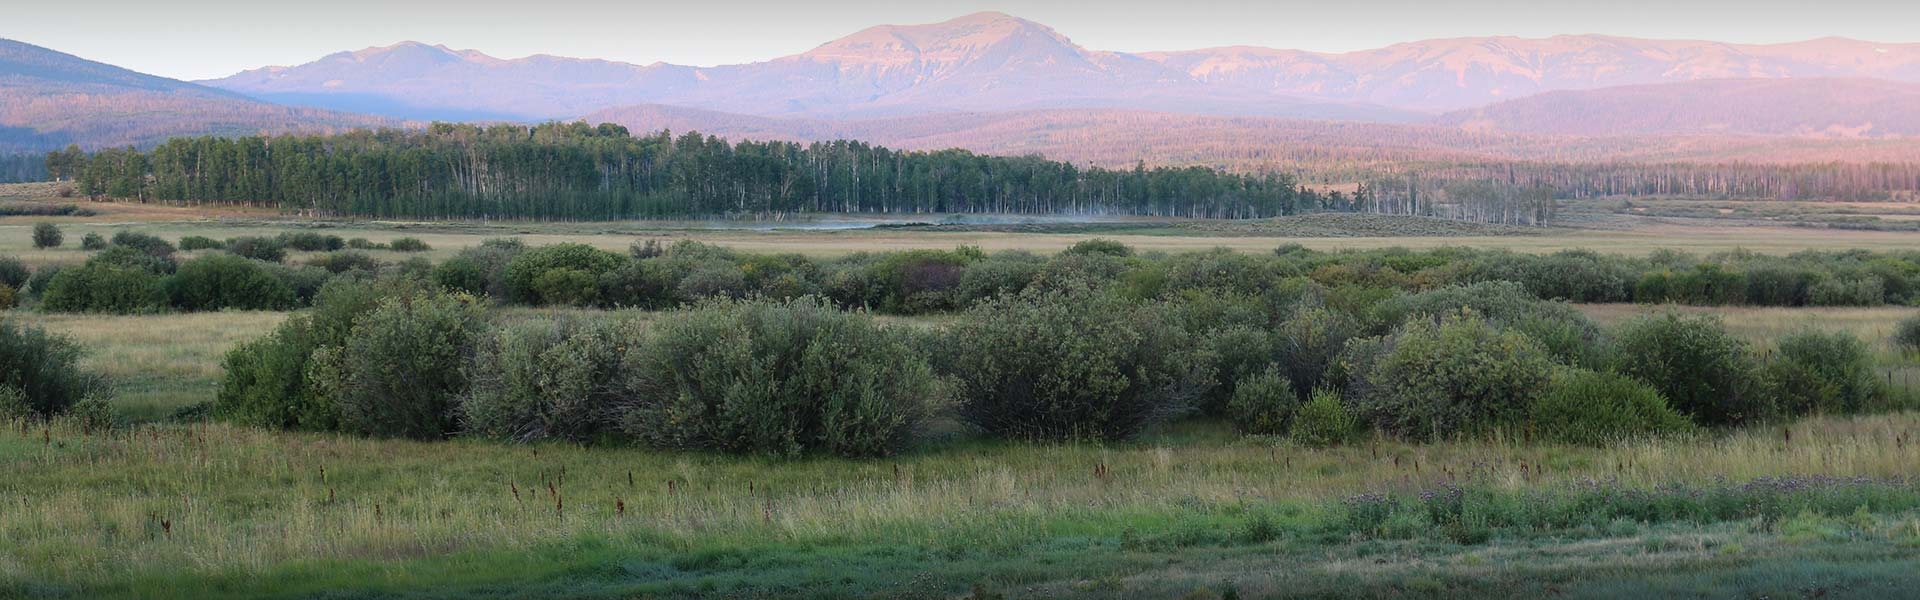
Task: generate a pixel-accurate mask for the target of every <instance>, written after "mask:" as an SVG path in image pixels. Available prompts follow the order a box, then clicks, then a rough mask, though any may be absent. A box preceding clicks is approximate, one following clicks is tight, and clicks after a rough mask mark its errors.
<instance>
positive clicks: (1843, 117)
mask: <svg viewBox="0 0 1920 600" xmlns="http://www.w3.org/2000/svg"><path fill="white" fill-rule="evenodd" d="M1437 122H1438V123H1441V124H1446V125H1454V126H1460V127H1466V128H1468V129H1474V130H1483V131H1508V132H1528V133H1549V134H1562V135H1586V136H1598V135H1622V134H1639V135H1673V134H1743V135H1782V136H1801V137H1831V138H1887V137H1915V136H1920V84H1913V83H1900V82H1892V81H1882V80H1874V79H1733V80H1706V81H1691V82H1684V83H1666V84H1656V85H1638V86H1622V87H1614V88H1606V89H1599V90H1584V91H1562V92H1551V93H1546V94H1541V95H1538V96H1533V97H1530V98H1524V99H1520V100H1513V101H1508V102H1502V103H1499V104H1495V105H1492V106H1488V107H1484V108H1479V109H1473V110H1468V111H1461V112H1455V113H1449V114H1447V115H1444V116H1442V117H1440V118H1439V119H1438V120H1437Z"/></svg>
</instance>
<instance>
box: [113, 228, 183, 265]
mask: <svg viewBox="0 0 1920 600" xmlns="http://www.w3.org/2000/svg"><path fill="white" fill-rule="evenodd" d="M112 241H113V245H115V246H126V247H129V248H133V249H136V250H139V251H141V252H145V253H147V254H148V255H149V256H156V257H164V258H169V259H170V258H172V257H173V253H174V252H175V249H174V247H173V244H172V243H171V242H168V241H166V240H163V239H160V236H157V235H153V234H149V233H141V232H138V231H126V230H122V231H117V232H114V234H113V240H112Z"/></svg>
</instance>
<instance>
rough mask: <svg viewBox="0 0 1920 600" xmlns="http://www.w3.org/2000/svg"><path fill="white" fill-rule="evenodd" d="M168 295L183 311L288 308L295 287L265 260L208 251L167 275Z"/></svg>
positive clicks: (292, 300) (291, 304) (291, 303)
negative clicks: (171, 274) (275, 273)
mask: <svg viewBox="0 0 1920 600" xmlns="http://www.w3.org/2000/svg"><path fill="white" fill-rule="evenodd" d="M166 288H167V295H168V297H170V298H171V299H172V301H173V306H174V307H176V308H179V309H181V310H187V311H201V310H220V309H227V308H231V309H239V310H286V309H288V308H291V307H292V306H293V304H294V293H293V288H292V287H290V286H288V285H287V284H286V282H284V281H281V280H280V279H279V278H277V277H275V276H274V274H273V272H272V271H271V270H269V269H268V268H267V267H266V265H265V264H264V263H259V262H256V261H252V260H247V259H245V258H241V257H239V256H235V255H232V254H208V255H206V256H202V257H199V258H196V259H193V260H189V261H187V262H186V263H184V264H181V265H180V270H179V271H178V272H175V273H174V274H173V276H172V277H168V278H167V282H166Z"/></svg>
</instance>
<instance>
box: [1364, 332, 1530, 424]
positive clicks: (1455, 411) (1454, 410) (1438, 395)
mask: <svg viewBox="0 0 1920 600" xmlns="http://www.w3.org/2000/svg"><path fill="white" fill-rule="evenodd" d="M1363 360H1364V362H1365V363H1366V364H1364V365H1363V366H1361V367H1359V368H1357V369H1356V371H1355V373H1354V375H1356V376H1357V378H1356V380H1355V381H1354V382H1353V383H1352V385H1353V390H1354V391H1355V392H1356V393H1357V398H1356V399H1357V406H1358V407H1359V409H1360V412H1361V413H1362V414H1364V415H1365V416H1366V418H1367V420H1368V421H1370V422H1372V423H1373V424H1374V425H1376V426H1378V427H1379V428H1380V429H1382V430H1384V431H1387V432H1389V433H1393V434H1396V435H1400V436H1403V437H1406V438H1409V439H1415V440H1435V439H1445V438H1450V437H1454V436H1458V435H1463V434H1484V433H1489V432H1493V431H1499V430H1502V429H1506V428H1510V427H1513V426H1516V425H1518V424H1520V422H1521V421H1522V420H1523V419H1524V418H1525V417H1526V412H1527V407H1528V405H1530V404H1532V403H1533V399H1534V397H1535V396H1537V395H1538V394H1539V393H1540V392H1541V391H1542V390H1543V389H1545V387H1546V384H1547V382H1548V380H1549V378H1551V376H1552V373H1553V360H1552V358H1551V355H1549V354H1548V353H1547V352H1546V349H1545V348H1543V347H1541V346H1540V344H1539V343H1538V342H1535V341H1533V339H1532V338H1529V337H1527V336H1525V335H1523V334H1520V333H1518V332H1514V331H1508V330H1501V329H1499V328H1497V327H1494V326H1493V325H1492V324H1490V323H1488V322H1487V321H1486V320H1484V319H1481V318H1480V317H1479V316H1477V315H1475V314H1473V313H1472V312H1471V311H1467V312H1465V313H1457V314H1454V315H1449V316H1447V317H1444V318H1443V319H1442V321H1441V322H1440V323H1438V324H1436V323H1434V322H1433V321H1429V320H1425V319H1415V320H1411V321H1408V322H1407V324H1406V325H1403V326H1402V327H1401V329H1400V330H1399V331H1397V332H1395V333H1394V334H1393V335H1391V336H1389V337H1387V338H1385V339H1383V340H1382V342H1381V346H1380V348H1378V349H1377V354H1374V355H1372V356H1368V357H1366V358H1365V359H1363Z"/></svg>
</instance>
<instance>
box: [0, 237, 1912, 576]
mask: <svg viewBox="0 0 1920 600" xmlns="http://www.w3.org/2000/svg"><path fill="white" fill-rule="evenodd" d="M308 233H311V232H292V233H288V234H287V235H277V234H276V235H259V236H252V237H250V238H246V237H236V238H233V239H229V240H227V241H225V242H219V243H218V245H217V247H216V246H215V245H214V244H211V243H209V242H208V241H204V240H200V241H194V242H193V243H191V244H189V243H188V241H187V240H186V239H182V240H180V243H179V244H177V245H176V244H173V243H171V242H168V241H167V240H165V239H161V238H159V237H156V236H151V235H142V234H139V233H137V232H123V233H122V234H120V235H116V236H113V239H111V240H102V242H101V245H102V246H104V248H103V249H101V250H98V251H94V252H93V253H92V254H91V255H90V256H89V258H88V259H87V261H86V262H85V263H83V264H78V265H72V266H67V267H63V268H59V269H57V270H55V271H56V272H55V273H54V274H52V275H45V273H46V272H47V271H48V270H53V269H49V268H47V267H42V268H40V269H34V268H31V267H28V266H26V265H25V264H19V265H18V268H16V269H13V271H12V275H9V276H10V277H13V278H14V279H18V280H19V281H20V284H21V285H19V286H17V288H18V289H24V290H25V292H24V295H25V297H26V300H27V304H26V306H27V308H26V309H16V310H13V311H9V312H7V313H5V318H4V320H3V321H4V324H0V361H6V366H7V367H8V369H9V371H8V372H10V373H17V374H19V375H18V376H16V377H15V378H14V379H8V380H5V381H4V382H0V408H6V407H12V408H8V409H7V410H8V412H7V413H6V417H5V418H6V419H7V420H6V422H5V423H3V424H4V425H5V426H6V427H5V431H4V432H3V433H0V474H3V475H5V477H0V498H8V499H9V500H8V505H9V506H10V507H12V506H17V507H18V509H17V510H14V509H12V508H9V509H8V510H7V511H6V512H0V534H4V537H5V538H6V539H9V540H15V541H17V544H16V548H15V549H13V550H10V551H6V552H0V596H4V595H21V596H37V595H79V596H92V595H121V596H146V597H152V596H184V597H198V596H205V595H246V594H254V595H292V596H299V595H310V594H313V593H319V592H322V591H331V592H335V593H344V594H347V595H413V594H417V593H424V592H426V591H428V590H433V591H434V592H435V593H441V594H454V595H463V596H524V595H548V594H563V595H573V596H586V597H596V596H605V597H624V596H636V595H648V594H653V595H664V596H688V595H693V596H748V597H753V596H792V595H813V596H820V597H835V596H846V595H879V596H914V597H951V596H955V595H960V594H969V593H970V594H973V595H975V596H977V597H985V596H992V595H996V594H1007V595H1025V596H1084V597H1102V596H1112V595H1116V594H1118V595H1129V594H1139V595H1162V596H1164V595H1173V596H1178V595H1193V596H1194V597H1223V596H1227V595H1246V594H1250V595H1256V596H1258V595H1276V594H1299V593H1309V594H1317V593H1324V594H1342V595H1351V594H1359V595H1374V596H1402V595H1412V596H1434V597H1441V596H1449V595H1458V594H1486V593H1521V594H1548V593H1554V590H1565V589H1578V590H1584V591H1589V593H1597V594H1599V595H1611V593H1609V592H1607V591H1608V590H1612V593H1619V594H1626V595H1633V594H1635V593H1649V592H1658V591H1660V590H1673V589H1687V588H1688V586H1697V585H1700V584H1699V583H1698V582H1699V581H1700V580H1699V579H1698V578H1701V577H1708V576H1710V574H1713V573H1726V572H1743V571H1742V570H1748V571H1753V572H1758V571H1768V570H1776V571H1777V572H1775V573H1774V574H1773V575H1771V576H1768V577H1758V578H1753V579H1751V580H1746V581H1743V582H1740V583H1729V582H1725V581H1721V582H1719V583H1714V584H1711V585H1709V589H1712V590H1715V591H1716V592H1729V593H1753V594H1762V595H1771V594H1780V593H1787V592H1792V593H1812V592H1807V591H1806V589H1808V588H1805V587H1804V586H1801V584H1802V583H1803V582H1804V581H1805V578H1806V577H1814V578H1818V579H1819V581H1821V582H1823V583H1820V584H1819V585H1820V586H1821V587H1820V589H1829V590H1831V591H1834V592H1838V593H1839V594H1840V595H1863V596H1871V595H1874V594H1876V593H1877V592H1884V591H1887V590H1891V589H1901V588H1900V587H1898V586H1901V585H1914V584H1920V581H1915V578H1914V577H1913V576H1912V575H1911V570H1905V571H1903V570H1902V566H1906V565H1910V564H1911V555H1910V553H1909V552H1910V549H1911V548H1912V547H1914V545H1915V544H1920V487H1916V485H1915V483H1914V482H1913V481H1912V480H1911V479H1909V477H1911V469H1910V465H1911V464H1913V461H1914V460H1915V459H1917V458H1920V454H1916V453H1917V452H1920V448H1916V447H1915V442H1916V440H1915V439H1914V435H1913V432H1914V431H1916V430H1920V427H1916V426H1920V423H1916V422H1915V416H1914V413H1913V412H1911V411H1912V409H1914V408H1915V407H1916V404H1920V395H1916V393H1915V389H1914V387H1913V386H1912V385H1911V383H1910V382H1909V381H1908V380H1907V378H1906V377H1905V374H1906V373H1908V372H1909V371H1910V370H1911V369H1912V367H1911V365H1912V364H1913V360H1914V357H1913V350H1912V348H1913V347H1914V345H1913V342H1911V341H1910V340H1909V338H1911V337H1915V334H1912V333H1910V331H1909V330H1920V326H1916V325H1912V323H1914V322H1920V321H1914V320H1912V319H1910V318H1909V319H1908V320H1907V321H1905V322H1902V321H1901V319H1902V318H1907V317H1911V316H1912V315H1911V309H1902V308H1896V307H1894V306H1891V305H1909V304H1911V303H1912V302H1913V301H1914V299H1915V294H1916V293H1920V287H1916V285H1920V269H1916V268H1915V265H1916V264H1917V262H1916V261H1920V257H1917V256H1915V255H1914V254H1912V253H1911V252H1832V253H1800V254H1794V255H1787V256H1766V255H1758V254H1751V253H1739V252H1735V253H1725V254H1718V255H1713V256H1705V257H1696V256H1691V255H1682V254H1677V253H1653V254H1652V255H1650V256H1645V257H1625V256H1616V255H1607V254H1597V253H1586V252H1562V253H1555V254H1547V255H1531V254H1519V253H1510V252H1499V251H1485V250H1470V249H1463V248H1448V249H1439V250H1422V251H1415V250H1369V251H1347V252H1322V251H1316V250H1310V249H1306V248H1303V247H1297V246H1283V247H1281V248H1279V249H1278V250H1277V251H1270V252H1267V253H1262V254H1250V253H1238V252H1228V251H1213V252H1191V253H1180V254H1164V253H1158V252H1143V251H1140V250H1139V249H1137V248H1134V247H1131V246H1129V245H1126V244H1123V243H1119V242H1116V241H1112V240H1087V241H1082V242H1079V243H1076V244H1074V245H1072V246H1070V247H1068V248H1066V249H1065V250H1064V251H1062V252H1061V253H1059V254H1056V255H1051V256H1044V255H1038V254H1032V253H1025V252H992V253H989V252H984V251H981V250H979V249H975V248H964V247H963V248H959V249H956V250H950V251H948V250H914V251H901V252H888V253H854V254H849V255H845V256H842V257H838V258H831V259H821V258H813V257H808V256H802V255H795V254H786V255H782V254H760V253H748V252H740V251H736V250H733V249H730V248H725V247H720V246H714V245H709V244H701V243H695V242H684V241H683V242H678V243H637V244H634V245H633V246H632V247H631V248H630V249H629V250H628V251H627V252H624V253H619V252H609V251H607V250H603V249H600V248H596V247H594V246H592V245H585V244H559V245H545V246H529V245H527V244H525V243H523V242H520V241H516V240H496V241H489V242H488V243H485V244H482V245H479V246H473V247H469V248H465V249H461V250H459V251H457V253H455V254H453V255H450V256H445V257H444V259H443V260H440V261H439V262H437V263H436V262H430V261H427V260H394V261H388V260H383V259H381V258H376V256H375V255H374V254H371V252H392V251H393V250H392V248H393V246H394V244H393V243H392V242H388V247H389V249H388V250H356V249H355V246H365V245H371V244H372V242H366V243H364V244H356V243H355V242H352V241H349V240H345V239H342V238H341V237H340V236H330V235H325V234H320V235H307V234H308ZM208 239H209V240H211V238H208ZM336 242H337V243H336ZM189 245H191V246H194V247H196V248H199V249H198V250H190V251H189V250H182V249H181V248H183V247H186V246H189ZM406 245H407V244H400V246H406ZM274 248H280V249H282V252H286V251H288V249H291V251H292V252H299V253H307V254H308V257H307V258H306V259H305V260H304V261H303V262H304V263H305V264H300V265H298V266H296V265H294V264H289V262H288V260H289V259H290V257H291V256H292V255H291V254H282V255H281V256H279V257H277V258H275V257H274V256H273V255H272V254H273V252H272V249H274ZM188 252H191V253H192V254H190V255H189V257H188V258H185V259H184V260H180V258H181V255H182V254H183V253H188ZM249 254H251V255H252V256H249ZM382 256H388V255H382ZM8 272H9V271H8V270H7V268H6V267H5V264H4V263H0V275H6V274H7V273H8ZM1649 282H1652V283H1649ZM1833 282H1841V283H1833ZM0 283H5V280H3V279H0ZM41 286H44V290H41ZM1823 286H1824V287H1826V288H1833V289H1842V288H1844V290H1843V291H1842V292H1820V291H1818V290H1820V289H1823ZM1736 290H1737V292H1736ZM1867 290H1870V291H1871V292H1872V293H1871V294H1869V293H1867ZM1803 292H1804V293H1803ZM1835 294H1838V295H1835ZM1842 300H1844V301H1842ZM1570 301H1572V302H1582V303H1586V302H1611V303H1615V304H1570V303H1569V302H1570ZM1626 301H1641V302H1644V303H1643V304H1637V305H1636V304H1619V303H1620V302H1626ZM1668 302H1686V303H1689V304H1694V305H1698V306H1684V305H1682V306H1675V305H1667V304H1659V305H1656V304H1655V303H1668ZM1817 304H1830V305H1837V306H1836V307H1831V308H1812V307H1810V306H1811V305H1817ZM1726 305H1736V306H1726ZM289 308H298V309H300V310H299V312H295V313H293V314H292V315H291V316H284V315H283V313H280V312H231V311H253V310H258V309H267V310H272V311H277V310H284V309H289ZM221 311H228V312H221ZM120 313H128V314H125V315H123V314H120ZM1800 316H1809V317H1813V318H1814V320H1813V321H1807V322H1799V321H1798V317H1800ZM163 323H174V324H176V325H160V324H163ZM229 323H230V324H231V325H229ZM134 324H139V325H138V326H135V325H134ZM196 324H197V325H198V326H199V327H203V328H208V329H222V331H220V332H218V333H217V334H211V333H207V332H199V333H200V335H201V337H199V338H191V339H189V338H190V336H182V339H178V340H173V341H169V342H166V343H160V342H158V341H153V342H152V345H153V346H154V347H153V348H147V347H141V346H140V343H141V342H137V341H128V340H122V339H117V338H118V337H119V334H118V332H116V331H114V329H115V328H116V327H117V328H121V329H141V328H146V327H160V328H162V329H165V328H175V329H167V331H172V332H174V333H176V334H177V333H184V330H187V329H192V328H193V327H195V326H196ZM146 335H160V336H166V335H168V334H167V333H164V332H163V333H158V334H154V333H148V334H146ZM170 344H178V345H181V346H182V347H183V348H185V349H187V350H188V351H187V352H184V353H182V354H181V356H179V357H175V356H173V355H171V354H169V353H168V352H167V351H166V348H167V347H168V346H169V345H170ZM229 349H230V351H229ZM88 351H92V352H93V354H91V355H90V354H88ZM101 356H106V357H109V359H108V360H102V359H101ZM159 372H171V375H172V376H170V377H163V376H157V375H156V373H159ZM1896 375H1899V377H1896ZM16 379H17V381H16ZM109 383H111V384H117V385H108V384H109ZM116 387H117V388H118V389H116ZM130 395H131V396H134V397H138V398H142V399H143V400H141V401H139V402H136V403H134V404H131V405H129V403H128V401H127V400H126V398H127V397H128V396H130ZM163 395H164V396H166V397H168V398H174V399H176V400H175V401H174V402H175V403H174V404H171V405H168V406H165V407H161V406H156V405H154V404H152V402H153V400H152V399H153V398H156V397H159V396H163ZM16 502H17V504H16ZM1750 548H1751V549H1750ZM1376 561H1386V562H1376ZM1408 561H1411V562H1413V563H1417V564H1419V565H1422V566H1417V567H1409V566H1406V565H1405V564H1403V563H1405V562H1408ZM849 565H852V566H853V568H851V569H849ZM1365 565H1376V566H1369V567H1364V568H1363V566H1365ZM1377 565H1389V566H1377ZM1490 565H1491V566H1490ZM1788 565H1800V566H1794V567H1791V568H1789V567H1788ZM1276 567H1278V568H1276ZM1495 567H1497V568H1495ZM1779 569H1785V570H1783V571H1781V570H1779ZM1901 573H1905V575H1901ZM1623 575H1630V577H1627V580H1626V581H1627V582H1626V583H1619V582H1616V581H1615V580H1619V579H1621V578H1622V577H1623ZM1796 577H1799V578H1798V579H1796ZM261 582H267V583H269V584H270V585H267V586H265V587H260V586H259V584H260V583H261ZM1634 586H1638V587H1634ZM1794 586H1801V587H1794ZM1316 590H1317V591H1316Z"/></svg>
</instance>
